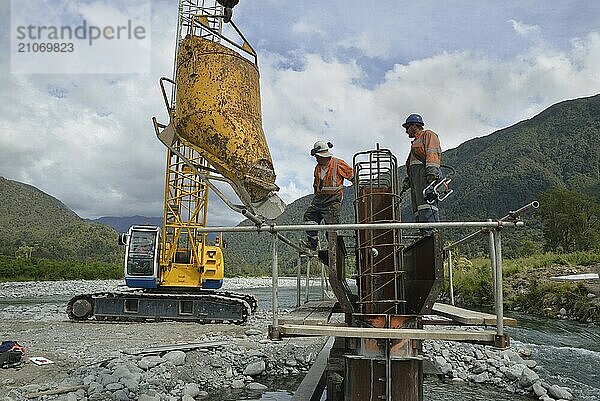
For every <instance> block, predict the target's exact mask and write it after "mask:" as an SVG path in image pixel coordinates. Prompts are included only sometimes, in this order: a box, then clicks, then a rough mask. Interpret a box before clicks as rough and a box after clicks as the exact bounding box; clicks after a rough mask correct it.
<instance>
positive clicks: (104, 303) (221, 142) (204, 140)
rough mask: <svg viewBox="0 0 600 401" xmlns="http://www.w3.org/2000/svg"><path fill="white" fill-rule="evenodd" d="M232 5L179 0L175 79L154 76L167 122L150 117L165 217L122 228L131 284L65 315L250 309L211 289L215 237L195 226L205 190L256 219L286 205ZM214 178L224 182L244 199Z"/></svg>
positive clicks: (89, 298)
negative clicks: (162, 161)
mask: <svg viewBox="0 0 600 401" xmlns="http://www.w3.org/2000/svg"><path fill="white" fill-rule="evenodd" d="M236 4H237V0H215V1H205V0H193V1H191V0H180V3H179V11H178V13H179V18H178V26H177V36H176V48H175V63H174V68H173V71H174V72H173V78H172V79H171V78H164V77H163V78H161V79H160V81H159V82H160V87H161V91H162V95H163V99H164V102H165V105H166V108H167V111H168V115H169V123H168V124H162V123H159V122H158V121H157V119H156V118H153V119H152V122H153V126H154V129H155V132H156V135H157V137H158V138H159V139H160V141H161V142H162V143H163V144H164V145H165V146H166V147H167V158H166V159H167V160H166V169H165V198H164V214H163V226H162V228H159V227H155V226H143V225H135V226H132V227H131V228H130V229H129V231H128V232H127V233H124V234H122V235H121V236H120V243H121V244H122V245H124V246H125V283H126V284H127V286H128V287H129V288H130V290H127V291H120V292H106V293H97V294H83V295H78V296H76V297H74V298H73V299H71V301H70V302H69V303H68V306H67V312H68V315H69V317H70V318H71V319H73V320H85V319H90V318H96V319H104V320H143V319H173V320H191V321H202V322H224V321H225V322H235V323H240V322H244V321H245V320H246V319H247V317H248V315H250V314H251V313H252V312H253V311H254V310H255V309H256V304H257V303H256V299H255V298H254V297H252V296H250V295H246V294H238V293H232V292H225V291H216V290H218V289H219V288H221V286H222V283H223V278H224V263H223V252H222V248H221V246H222V239H221V236H220V235H218V236H216V238H215V237H213V238H211V239H210V240H209V237H208V235H207V234H206V233H202V232H199V231H198V229H199V228H202V227H205V226H206V222H207V216H208V199H209V198H208V194H209V192H210V191H213V192H214V193H215V194H216V195H217V196H218V197H219V198H221V199H222V201H223V202H224V203H225V204H226V205H227V206H228V207H230V208H231V209H233V210H235V211H237V212H240V213H242V214H243V215H244V216H246V217H249V218H250V219H252V220H253V221H255V222H256V221H260V220H261V219H263V218H268V219H273V218H275V217H277V216H279V215H280V214H281V213H282V212H283V210H284V208H285V205H284V204H283V202H282V201H281V200H280V199H279V198H278V197H277V195H276V194H275V192H276V191H277V190H278V189H279V188H278V187H277V186H276V185H275V172H274V169H273V164H272V160H271V155H270V152H269V148H268V145H267V142H266V139H265V135H264V132H263V130H262V117H261V105H260V87H259V71H258V60H257V55H256V52H255V51H254V49H253V48H252V46H251V45H250V44H249V42H248V41H247V40H246V38H245V37H244V36H243V34H242V33H241V31H240V30H239V29H238V27H237V26H236V25H235V24H234V23H233V21H231V16H232V8H233V7H234V6H235V5H236ZM225 22H229V25H228V28H229V29H228V30H229V31H230V33H231V34H230V35H224V34H223V26H224V23H225ZM167 85H170V87H169V88H167ZM169 89H170V92H171V94H170V96H169V94H168V93H167V92H168V90H169ZM214 181H221V182H226V183H228V184H229V185H231V187H232V188H233V190H234V191H235V193H236V194H237V196H238V197H239V199H240V201H241V204H240V205H237V204H234V203H232V202H231V201H230V200H229V199H228V198H227V197H226V196H225V195H224V193H223V192H222V191H221V190H219V188H218V187H217V186H215V185H214V183H213V182H214Z"/></svg>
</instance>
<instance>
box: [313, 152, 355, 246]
mask: <svg viewBox="0 0 600 401" xmlns="http://www.w3.org/2000/svg"><path fill="white" fill-rule="evenodd" d="M332 147H333V144H332V143H331V142H324V141H318V142H315V144H314V146H313V148H312V149H311V151H310V154H311V156H314V157H315V158H316V159H317V165H316V166H315V171H314V181H313V189H314V197H313V200H312V202H311V204H310V205H309V206H308V209H306V212H305V213H304V221H314V222H315V223H317V224H320V223H321V222H322V221H323V220H325V224H339V222H340V210H341V208H342V200H343V197H344V192H343V183H344V179H346V180H348V181H350V182H352V181H353V179H354V171H353V169H352V167H350V166H349V165H348V164H347V163H346V162H345V161H343V160H342V159H338V158H337V157H333V155H332V154H331V152H330V151H329V149H330V148H332ZM306 234H307V236H308V241H307V243H306V244H305V245H306V246H307V247H308V248H310V249H311V250H313V251H314V250H316V249H317V247H318V243H319V236H318V234H317V232H316V231H307V232H306Z"/></svg>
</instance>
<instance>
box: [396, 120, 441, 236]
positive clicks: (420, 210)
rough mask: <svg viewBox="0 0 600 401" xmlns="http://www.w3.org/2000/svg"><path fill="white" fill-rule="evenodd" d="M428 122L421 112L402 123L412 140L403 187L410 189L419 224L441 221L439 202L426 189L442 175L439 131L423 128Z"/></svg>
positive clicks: (404, 189)
mask: <svg viewBox="0 0 600 401" xmlns="http://www.w3.org/2000/svg"><path fill="white" fill-rule="evenodd" d="M424 125H425V124H424V123H423V117H421V116H420V115H419V114H411V115H409V116H408V117H407V118H406V122H405V123H404V124H402V126H403V127H404V129H405V130H406V133H407V134H408V137H409V138H411V139H412V143H411V145H410V153H409V154H408V159H407V160H406V178H405V179H404V182H403V184H402V189H403V191H406V190H408V189H410V197H411V203H412V210H413V214H414V217H415V222H419V223H429V222H437V221H440V212H439V208H438V202H437V201H435V202H433V203H429V202H427V201H426V200H425V198H424V197H423V190H424V189H425V188H426V187H427V186H428V185H429V184H431V183H432V182H434V181H437V180H438V179H439V178H440V164H441V161H442V149H441V146H440V139H439V138H438V136H437V134H436V133H435V132H433V131H431V130H428V129H423V126H424ZM432 231H433V230H432V229H422V230H421V233H422V234H423V235H429V234H431V233H432Z"/></svg>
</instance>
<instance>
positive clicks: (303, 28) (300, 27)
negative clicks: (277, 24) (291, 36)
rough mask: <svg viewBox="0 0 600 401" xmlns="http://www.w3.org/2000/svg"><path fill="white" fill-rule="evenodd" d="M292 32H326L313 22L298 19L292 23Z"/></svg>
mask: <svg viewBox="0 0 600 401" xmlns="http://www.w3.org/2000/svg"><path fill="white" fill-rule="evenodd" d="M292 32H293V33H295V34H300V35H304V34H308V35H323V34H324V32H323V30H322V29H319V28H317V27H316V26H315V25H313V24H309V23H307V22H305V21H296V22H295V23H294V24H293V25H292Z"/></svg>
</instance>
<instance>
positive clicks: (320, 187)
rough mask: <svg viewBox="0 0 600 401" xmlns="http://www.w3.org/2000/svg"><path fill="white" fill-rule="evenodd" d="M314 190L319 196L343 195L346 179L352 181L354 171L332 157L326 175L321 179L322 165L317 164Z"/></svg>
mask: <svg viewBox="0 0 600 401" xmlns="http://www.w3.org/2000/svg"><path fill="white" fill-rule="evenodd" d="M314 177H315V178H314V181H313V188H314V190H315V194H317V195H334V194H342V193H343V190H342V188H343V184H344V178H345V179H347V180H350V181H352V179H353V177H354V171H353V170H352V167H350V166H349V165H348V164H347V163H346V162H345V161H343V160H342V159H338V158H337V157H331V159H329V164H328V165H327V171H326V172H325V175H324V176H323V177H321V165H320V164H318V163H317V165H316V166H315V172H314Z"/></svg>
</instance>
